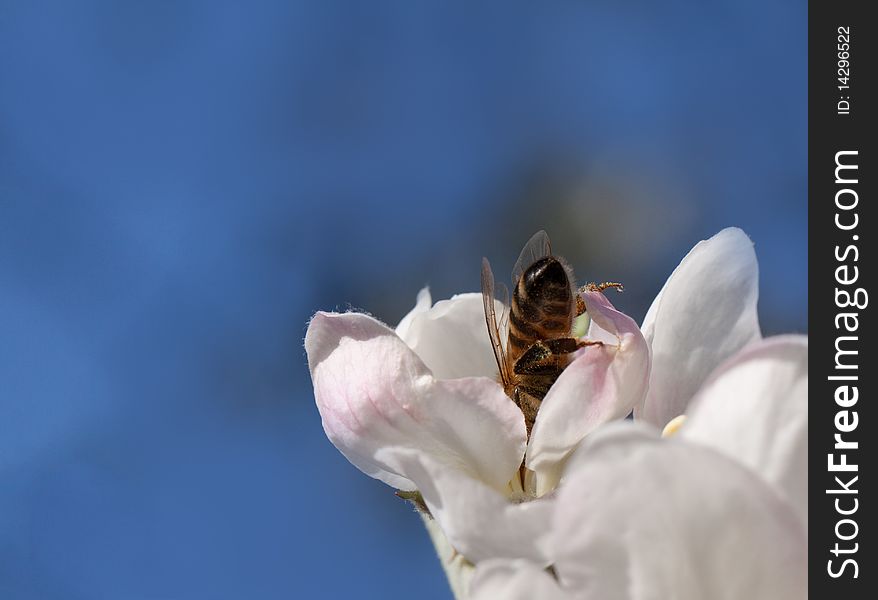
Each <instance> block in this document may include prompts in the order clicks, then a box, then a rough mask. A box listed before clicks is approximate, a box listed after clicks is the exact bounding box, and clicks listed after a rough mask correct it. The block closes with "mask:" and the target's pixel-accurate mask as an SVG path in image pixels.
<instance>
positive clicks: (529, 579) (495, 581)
mask: <svg viewBox="0 0 878 600" xmlns="http://www.w3.org/2000/svg"><path fill="white" fill-rule="evenodd" d="M573 598H575V596H573V595H571V594H570V593H569V592H567V591H565V590H563V589H561V587H560V586H559V585H558V582H557V581H555V578H554V577H552V575H550V574H549V573H548V572H547V571H546V570H545V569H543V568H540V567H539V565H535V564H533V563H531V562H527V561H523V560H521V561H508V560H496V559H495V560H489V561H485V562H483V563H480V564H479V566H478V567H477V568H476V572H475V575H473V579H472V582H471V583H470V588H469V599H470V600H498V599H502V600H535V599H538V600H572V599H573Z"/></svg>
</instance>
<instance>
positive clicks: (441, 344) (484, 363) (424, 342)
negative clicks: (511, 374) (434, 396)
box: [397, 293, 499, 379]
mask: <svg viewBox="0 0 878 600" xmlns="http://www.w3.org/2000/svg"><path fill="white" fill-rule="evenodd" d="M418 303H419V305H420V303H421V297H420V295H419V300H418ZM416 311H417V312H415V311H412V313H409V314H408V315H407V316H406V317H405V319H403V322H401V323H400V326H399V328H398V329H397V332H398V333H399V336H400V337H401V338H402V339H403V341H404V342H405V343H406V344H408V345H409V347H411V349H412V350H414V351H415V353H416V354H417V355H418V356H420V357H421V360H422V361H424V363H425V364H426V365H427V366H428V367H429V368H430V370H431V371H432V372H433V375H434V376H435V377H437V378H438V379H454V378H457V377H491V378H494V377H495V376H496V375H497V362H496V360H495V359H494V352H493V350H492V349H491V341H490V338H489V337H488V326H487V323H486V322H485V308H484V304H483V302H482V295H481V294H479V293H473V294H458V295H456V296H453V297H452V298H451V299H450V300H440V301H439V302H437V303H436V304H435V305H434V306H433V307H432V308H430V309H429V310H418V309H417V308H416ZM413 313H414V314H413ZM498 316H499V312H498ZM406 319H409V321H408V322H406Z"/></svg>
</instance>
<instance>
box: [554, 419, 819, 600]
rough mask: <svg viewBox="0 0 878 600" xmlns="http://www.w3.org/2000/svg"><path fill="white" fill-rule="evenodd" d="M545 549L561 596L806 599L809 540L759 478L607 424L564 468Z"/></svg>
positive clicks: (698, 451)
mask: <svg viewBox="0 0 878 600" xmlns="http://www.w3.org/2000/svg"><path fill="white" fill-rule="evenodd" d="M570 468H571V470H572V473H571V474H570V476H569V477H565V480H564V482H562V486H561V488H560V492H559V496H558V500H557V503H556V511H555V519H554V523H553V542H552V545H551V548H552V550H553V552H554V553H555V554H554V558H555V569H556V571H557V573H558V576H559V581H560V583H561V585H562V587H564V588H565V589H571V590H578V591H579V592H580V593H582V595H583V597H587V598H601V599H603V600H613V599H625V600H664V599H666V598H675V599H676V600H704V599H706V598H710V599H711V600H740V599H742V598H747V599H756V600H760V599H765V600H801V598H805V597H806V596H807V546H806V545H807V539H806V536H805V532H804V529H803V528H802V527H801V525H800V524H799V522H798V520H797V519H796V517H795V516H794V515H793V514H792V513H791V511H790V508H789V506H788V505H787V504H786V503H785V502H784V501H783V500H781V499H780V497H779V496H778V495H777V494H775V493H774V491H773V490H772V489H771V488H770V487H769V486H768V485H766V484H765V483H764V482H763V481H762V480H761V479H760V478H759V477H758V476H756V474H754V473H752V472H750V471H748V470H747V469H745V468H744V467H743V466H741V465H740V464H739V463H737V462H735V461H733V460H731V459H729V458H727V457H725V456H723V455H722V454H719V453H716V452H714V451H712V450H710V449H708V448H703V447H700V446H698V445H696V444H689V443H686V442H683V441H675V440H673V439H672V440H662V439H660V438H659V437H658V434H657V433H656V432H655V431H654V430H652V428H649V427H648V426H645V425H643V426H640V425H635V424H633V423H630V422H626V423H618V424H611V425H608V426H607V427H605V428H603V429H602V430H601V431H598V432H596V433H595V434H594V435H592V436H589V438H588V440H587V441H586V442H585V443H584V444H583V446H582V448H580V450H579V451H578V452H577V454H576V455H575V456H574V457H573V458H572V459H571V461H570Z"/></svg>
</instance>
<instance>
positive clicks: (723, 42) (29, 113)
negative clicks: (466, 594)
mask: <svg viewBox="0 0 878 600" xmlns="http://www.w3.org/2000/svg"><path fill="white" fill-rule="evenodd" d="M806 16H807V9H806V4H805V3H804V2H790V1H780V0H777V1H769V2H755V1H746V2H731V1H720V2H697V3H696V2H668V3H662V4H661V5H657V4H656V3H652V2H646V1H633V0H632V1H623V2H592V3H586V2H574V1H566V2H555V3H542V4H539V6H537V5H535V4H534V3H532V2H521V3H518V2H511V3H509V2H503V3H494V4H493V5H482V4H480V5H479V6H478V7H477V6H474V5H473V3H468V2H459V3H458V2H442V3H439V2H431V3H412V2H389V3H383V2H375V3H340V2H313V3H308V4H304V3H293V2H260V3H247V4H245V3H239V4H232V3H221V2H205V1H188V2H187V1H178V2H150V3H133V2H114V1H103V2H96V1H85V2H78V3H68V2H38V1H35V2H17V3H15V2H2V3H0V597H2V598H4V599H5V598H10V599H19V598H21V599H31V598H33V599H55V598H58V599H71V600H77V599H95V598H98V599H99V598H112V599H132V600H141V599H143V600H147V599H150V600H151V599H237V598H260V599H263V598H264V599H289V598H347V597H356V598H388V597H418V598H425V599H426V598H436V599H440V598H448V597H450V592H449V591H448V589H447V586H446V584H445V582H444V576H443V574H442V571H441V569H440V567H439V565H438V563H437V562H436V560H435V558H434V556H433V550H432V547H431V546H430V544H429V541H428V539H427V536H426V534H425V533H424V532H423V530H422V527H421V524H420V522H419V520H418V518H417V516H416V515H414V514H413V513H411V511H410V510H409V509H408V508H407V507H406V505H404V504H403V503H402V502H401V501H399V500H397V499H396V498H394V496H393V494H392V491H391V490H390V489H389V488H387V487H386V486H384V485H383V484H381V483H378V482H375V481H373V480H370V479H369V478H367V477H366V476H364V475H362V474H360V473H359V472H358V471H356V470H355V469H354V468H353V467H352V466H350V465H349V464H348V463H347V462H346V461H345V459H344V458H342V457H341V455H340V454H338V452H337V451H336V450H335V449H334V448H333V447H332V446H331V444H329V442H328V441H327V440H326V438H325V436H324V434H323V432H322V429H321V427H320V420H319V415H318V414H317V410H316V408H315V407H314V402H313V396H312V393H311V388H310V381H309V377H308V372H307V368H306V363H305V355H304V351H303V350H302V338H303V336H304V332H305V327H306V322H307V320H308V318H309V316H310V315H311V314H312V313H313V312H314V311H315V310H318V309H333V308H340V309H344V308H346V307H348V306H354V307H358V308H363V309H367V310H369V311H370V312H372V313H373V314H375V315H376V316H378V317H380V318H382V319H384V320H386V321H388V322H390V323H396V322H397V321H398V320H399V318H400V317H401V316H402V315H403V314H404V313H405V311H406V310H408V308H409V307H410V306H411V305H412V304H413V302H414V298H415V295H416V293H417V291H418V289H419V288H420V287H421V286H422V285H424V284H430V285H431V288H432V290H433V294H434V298H437V299H438V298H443V297H447V296H449V295H451V294H453V293H456V292H460V291H475V290H476V289H477V288H478V270H479V264H480V259H481V256H483V255H486V256H488V257H489V258H490V259H491V261H492V263H493V264H494V266H495V272H498V273H507V272H509V269H510V268H511V265H512V262H513V261H514V260H515V258H516V257H517V254H518V251H519V250H520V248H521V246H522V244H523V243H524V242H525V241H526V240H527V238H528V236H529V235H530V234H532V233H533V232H534V231H536V230H537V229H540V228H546V229H547V230H548V231H549V233H550V234H551V235H552V238H553V241H554V247H555V250H556V252H557V253H559V254H561V255H563V256H565V257H567V258H568V259H569V260H570V262H571V263H572V264H573V265H574V267H575V268H576V270H577V273H578V274H579V276H580V278H581V279H582V280H583V281H585V280H604V279H618V280H621V281H623V282H624V283H625V284H626V290H627V291H626V293H625V294H624V295H622V296H617V297H614V298H613V300H614V301H615V302H616V303H617V305H618V306H619V307H620V308H623V309H624V310H626V311H628V312H630V313H631V314H632V315H633V316H634V317H635V318H636V319H638V320H639V319H640V318H642V316H643V315H644V314H645V311H646V308H647V307H648V305H649V302H650V301H651V299H652V297H653V296H654V295H655V293H656V292H657V291H658V289H659V288H660V286H661V284H662V283H663V281H664V279H665V278H666V277H667V275H668V274H669V273H670V271H671V270H672V269H673V268H674V266H675V265H676V264H677V261H679V259H680V258H681V257H682V256H683V255H684V254H685V252H687V251H688V249H689V248H690V247H691V246H692V245H693V244H694V243H695V242H696V241H698V240H699V239H702V238H705V237H708V236H710V235H712V234H713V233H715V232H717V231H718V230H719V229H721V228H723V227H725V226H729V225H737V226H740V227H742V228H743V229H744V230H745V231H747V233H749V234H750V236H751V237H752V238H753V240H754V242H755V244H756V249H757V253H758V256H759V259H760V267H761V286H762V287H761V301H760V314H761V318H762V323H763V329H764V330H765V332H766V333H779V332H789V331H800V332H801V331H806V327H807V324H806V309H807V297H808V293H807V292H808V290H807V272H806V260H807V238H806V225H807V208H806V200H807V198H806V189H807V188H806V184H807V170H806V169H807V163H806V150H807V147H806V141H807V131H806V114H807V102H806V83H807V81H806V41H807V40H806Z"/></svg>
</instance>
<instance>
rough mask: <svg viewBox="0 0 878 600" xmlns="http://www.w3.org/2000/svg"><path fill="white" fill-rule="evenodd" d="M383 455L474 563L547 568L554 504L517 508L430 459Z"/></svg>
mask: <svg viewBox="0 0 878 600" xmlns="http://www.w3.org/2000/svg"><path fill="white" fill-rule="evenodd" d="M380 455H381V457H382V459H384V460H385V461H386V462H387V463H388V464H396V465H399V467H398V468H399V470H400V471H404V472H405V473H406V475H408V476H409V477H410V478H411V480H412V481H413V482H414V483H415V485H417V488H418V490H419V491H420V492H421V495H422V496H423V497H424V501H425V502H426V504H427V507H428V508H429V509H430V514H432V515H433V517H434V518H435V519H436V521H437V522H438V523H439V525H440V527H441V528H442V531H443V532H444V533H445V537H446V538H447V539H448V541H449V542H450V543H451V545H452V546H453V547H454V548H455V549H456V550H457V551H458V552H459V553H460V554H462V555H463V556H465V557H466V559H467V560H469V561H470V562H473V563H478V562H480V561H483V560H487V559H491V558H508V559H519V558H520V559H526V560H529V561H533V562H536V563H538V564H540V565H541V566H545V565H547V564H548V560H547V558H546V553H547V551H546V542H547V539H548V533H549V525H550V522H551V518H552V510H553V500H552V499H550V498H542V499H539V500H532V501H530V502H522V503H514V502H511V501H510V500H509V498H508V497H507V496H505V495H504V494H502V493H500V492H498V491H497V490H495V489H492V488H490V487H488V486H487V485H485V483H484V482H482V481H481V480H480V479H479V478H477V477H473V476H472V475H471V474H470V473H467V472H465V471H464V470H461V469H455V468H451V467H448V466H447V465H443V464H441V463H439V462H438V461H436V460H434V459H433V458H432V457H431V456H428V455H426V454H423V453H416V452H411V451H401V450H397V449H388V450H385V451H382V452H381V454H380Z"/></svg>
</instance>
